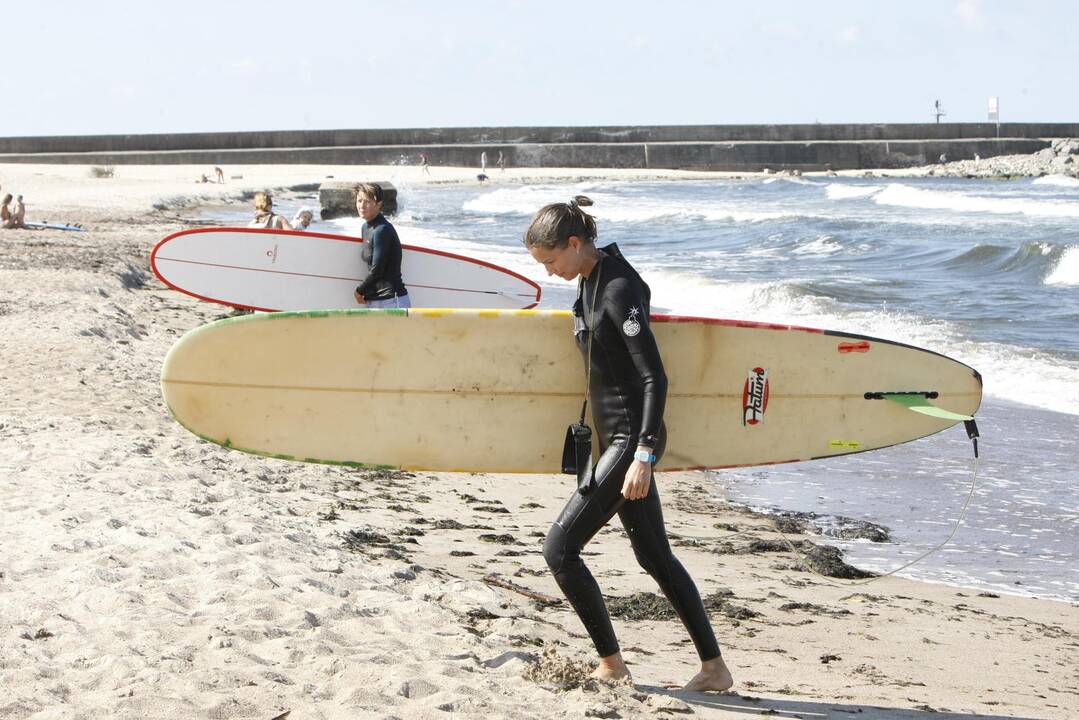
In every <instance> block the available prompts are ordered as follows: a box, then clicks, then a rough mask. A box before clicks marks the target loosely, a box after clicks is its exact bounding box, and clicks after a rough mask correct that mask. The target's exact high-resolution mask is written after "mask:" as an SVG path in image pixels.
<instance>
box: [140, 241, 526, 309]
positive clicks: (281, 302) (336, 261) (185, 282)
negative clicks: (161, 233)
mask: <svg viewBox="0 0 1079 720" xmlns="http://www.w3.org/2000/svg"><path fill="white" fill-rule="evenodd" d="M361 243H363V240H362V239H361V238H355V237H347V236H343V235H328V234H324V233H311V232H299V231H295V230H264V229H260V228H199V229H195V230H184V231H183V232H178V233H175V234H173V235H169V236H168V237H166V238H165V239H163V240H162V241H161V242H159V243H158V244H157V246H155V247H154V249H153V252H152V253H151V254H150V267H151V268H153V271H154V274H155V275H157V277H158V278H159V279H160V280H161V281H162V282H163V283H165V284H166V285H168V286H169V287H171V288H173V289H175V290H179V291H180V292H182V293H185V294H187V295H191V296H192V297H196V298H199V299H200V300H208V301H210V302H216V303H221V304H223V305H231V306H233V307H237V308H247V309H251V310H266V311H277V310H323V309H339V308H355V307H357V304H356V300H355V297H354V296H353V292H354V290H355V289H356V286H357V285H358V284H359V283H360V282H361V281H362V280H363V279H364V278H365V277H367V273H368V267H367V266H366V265H365V264H364V262H363V261H362V260H361V259H360V249H361ZM402 250H403V255H402V258H401V274H402V276H403V278H404V281H405V286H406V287H407V288H408V294H409V297H410V299H411V301H412V306H413V307H418V308H420V307H449V308H500V309H528V308H533V307H535V306H536V305H538V304H539V301H540V287H539V285H537V284H536V283H534V282H532V281H531V280H529V279H528V278H526V277H524V276H522V275H519V274H517V273H515V272H513V271H512V270H507V269H506V268H502V267H499V266H497V265H493V264H491V263H488V262H484V261H482V260H474V259H472V258H467V257H464V256H461V255H454V254H452V253H447V252H442V251H441V250H432V249H430V248H421V247H413V246H411V245H402Z"/></svg>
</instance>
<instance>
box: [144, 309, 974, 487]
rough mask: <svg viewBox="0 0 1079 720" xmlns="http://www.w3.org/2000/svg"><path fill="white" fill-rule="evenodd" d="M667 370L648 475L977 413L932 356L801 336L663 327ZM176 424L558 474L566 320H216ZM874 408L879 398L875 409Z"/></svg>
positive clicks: (233, 441) (572, 397)
mask: <svg viewBox="0 0 1079 720" xmlns="http://www.w3.org/2000/svg"><path fill="white" fill-rule="evenodd" d="M652 322H653V324H652V328H653V331H654V332H655V335H656V338H657V341H658V343H659V347H660V351H661V354H662V357H663V362H664V365H665V368H666V371H667V376H668V382H669V388H668V397H667V407H666V413H665V416H664V417H665V421H666V423H667V429H668V442H667V452H666V454H665V455H664V457H663V459H662V461H661V463H660V465H659V467H658V469H660V470H675V469H690V468H717V467H733V466H744V465H761V464H770V463H779V462H791V461H797V460H808V459H812V458H822V457H830V456H835V455H844V454H848V453H853V452H861V451H865V450H872V449H874V448H880V447H885V446H888V445H894V444H896V443H901V442H906V441H908V440H913V439H915V438H920V437H924V436H926V435H930V434H932V433H936V432H939V431H941V430H944V429H945V428H947V427H950V426H951V425H954V424H955V423H956V420H955V419H942V418H939V417H932V416H927V415H924V414H921V413H920V412H911V411H910V409H908V408H906V407H903V406H902V405H900V404H898V403H895V402H889V401H887V400H886V399H876V398H883V397H886V395H879V394H887V393H919V394H920V393H924V394H926V396H928V397H931V398H932V400H928V401H927V403H928V404H930V405H933V406H936V407H939V408H943V409H944V410H947V411H951V412H955V413H961V414H964V415H972V414H973V413H974V411H975V410H977V408H978V406H979V404H980V401H981V391H982V387H981V377H980V376H979V375H978V373H977V372H976V371H975V370H973V369H971V368H970V367H968V366H966V365H963V364H962V363H959V362H957V361H955V360H951V359H949V358H947V357H944V356H942V355H938V354H936V353H933V352H929V351H925V350H920V349H917V348H913V347H909V346H906V345H901V344H897V343H894V342H889V341H885V340H877V339H873V338H866V337H862V336H855V335H845V334H842V333H835V332H825V331H820V330H813V329H807V328H796V327H789V326H779V325H765V324H755V323H746V322H733V321H723V320H711V319H699V318H679V317H667V316H660V315H656V316H653V319H652ZM161 385H162V391H163V393H164V397H165V401H166V403H167V404H168V407H169V409H170V410H171V412H172V414H173V415H174V416H175V418H176V419H177V420H178V421H179V422H180V423H181V424H182V425H184V426H185V427H186V428H187V429H189V430H190V431H191V432H193V433H195V434H196V435H199V436H200V437H202V438H204V439H206V440H209V441H211V442H215V443H218V444H220V445H224V446H226V447H230V448H234V449H236V450H243V451H246V452H251V453H256V454H261V455H268V456H273V457H278V458H283V459H290V460H304V461H308V462H323V463H340V464H346V465H355V466H371V467H393V468H402V469H406V470H459V471H475V472H557V471H558V470H559V467H560V461H561V455H562V442H563V435H564V431H565V427H566V425H567V424H569V423H570V422H573V421H574V420H575V419H576V416H577V413H578V412H579V410H580V406H581V399H582V393H583V391H584V370H583V361H582V358H581V355H580V353H579V352H578V350H577V348H576V346H575V344H574V342H573V321H572V317H571V315H570V314H569V313H568V312H565V311H545V310H518V311H504V310H503V311H499V310H431V309H428V310H410V311H405V310H350V311H323V312H297V313H277V314H270V315H255V316H247V317H239V318H231V319H227V320H221V321H218V322H215V323H211V324H209V325H205V326H203V327H201V328H198V329H196V330H193V331H191V332H189V333H188V334H187V335H185V336H184V337H183V338H181V339H180V340H179V341H178V342H177V343H176V344H175V345H174V346H173V348H172V349H171V350H170V352H169V354H168V356H167V357H166V359H165V363H164V366H163V368H162V373H161ZM867 398H874V399H867Z"/></svg>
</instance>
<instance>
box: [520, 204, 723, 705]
mask: <svg viewBox="0 0 1079 720" xmlns="http://www.w3.org/2000/svg"><path fill="white" fill-rule="evenodd" d="M591 204H592V201H591V200H589V199H588V198H586V197H584V196H578V197H576V198H574V199H573V200H571V201H570V202H569V203H555V204H553V205H547V206H546V207H544V208H542V209H541V210H540V211H539V212H538V213H536V216H535V217H534V218H533V219H532V224H531V225H530V226H529V228H528V231H527V232H526V234H525V240H524V242H525V247H527V248H528V251H529V252H530V253H531V254H532V257H533V258H535V260H536V261H537V262H539V263H541V264H542V265H543V266H544V267H545V268H546V269H547V273H548V274H549V275H558V276H559V277H561V278H563V279H565V280H574V279H577V278H580V281H579V286H578V300H577V303H576V304H575V305H574V309H573V310H574V316H575V318H574V319H575V334H576V338H577V345H578V347H580V349H581V352H582V354H583V355H584V357H585V367H586V372H587V374H588V378H589V382H588V393H589V402H590V403H591V405H592V417H593V421H594V422H595V426H596V434H597V437H598V440H599V449H600V453H601V454H600V458H599V461H598V462H597V463H596V465H595V468H594V479H593V480H592V482H591V483H589V484H587V485H586V486H585V487H583V488H581V489H579V490H578V491H576V492H574V493H573V495H572V496H571V497H570V499H569V502H568V503H566V507H565V508H564V509H563V510H562V513H561V514H560V515H559V517H558V520H557V521H556V522H555V524H554V525H553V526H552V528H551V531H550V533H549V534H548V535H547V540H546V542H545V543H544V547H543V554H544V557H545V558H546V560H547V564H548V566H549V567H550V568H551V572H553V573H554V576H555V579H556V580H557V581H558V585H559V587H560V588H562V592H563V593H565V595H566V597H567V599H569V601H570V604H572V605H573V608H574V610H576V611H577V614H578V616H580V618H581V621H582V622H583V623H584V626H585V628H586V629H587V630H588V634H589V635H590V636H591V638H592V642H593V643H594V644H595V646H596V651H597V652H598V653H599V655H600V665H599V667H598V668H597V669H596V671H595V673H593V675H594V676H595V677H597V678H600V679H620V678H624V677H629V670H628V669H627V668H626V665H625V663H624V662H623V660H622V654H621V652H620V651H619V647H618V641H617V639H616V638H615V634H614V628H613V627H612V626H611V620H610V616H609V615H608V613H607V607H606V605H605V604H604V602H603V595H602V593H601V592H600V589H599V586H598V585H597V584H596V581H595V578H593V577H592V574H591V573H590V572H589V570H588V568H587V567H586V566H585V564H584V562H583V561H582V560H581V550H582V549H583V548H584V546H585V544H586V543H587V542H588V541H589V540H591V539H592V537H593V536H594V535H595V534H596V533H597V532H598V531H599V529H600V528H602V527H603V526H604V525H605V524H606V523H607V522H608V521H609V520H610V519H611V518H612V517H613V516H614V515H615V514H617V515H618V516H619V518H620V519H621V521H622V524H623V526H624V527H625V529H626V532H627V533H628V534H629V537H630V541H631V542H632V543H633V552H634V554H635V555H636V556H637V561H638V562H639V563H640V564H641V567H643V568H644V569H645V570H646V571H647V572H648V574H649V575H651V576H652V577H653V578H654V579H655V580H656V582H657V583H659V586H660V588H661V589H662V590H663V594H664V595H666V596H667V599H668V600H670V602H671V604H672V605H673V606H674V609H675V611H676V612H677V613H678V616H679V617H680V618H681V619H682V622H683V624H685V626H686V629H687V630H689V634H690V636H691V637H692V639H693V643H694V645H695V646H696V648H697V654H698V655H699V656H700V659H701V671H700V672H699V673H698V674H697V675H696V676H695V677H694V678H693V679H692V680H690V682H689V683H687V684H686V686H685V687H686V689H688V690H726V689H728V688H730V686H731V685H732V684H733V679H732V678H731V674H730V671H729V670H728V669H727V666H726V664H725V663H724V662H723V658H722V657H721V656H720V651H719V645H718V644H717V643H716V637H715V634H714V633H713V632H712V626H711V624H710V623H709V621H708V613H707V612H706V611H705V609H704V604H703V603H702V602H701V597H700V594H699V593H698V592H697V588H696V586H695V585H694V583H693V580H692V578H690V577H689V574H688V573H687V572H686V570H685V568H684V567H682V564H681V563H679V562H678V560H677V559H676V558H675V557H674V555H673V554H672V553H671V548H670V544H669V543H668V541H667V533H666V530H665V529H664V525H663V511H662V508H661V505H660V500H659V491H658V489H657V488H656V487H655V484H654V483H652V468H653V466H654V464H655V462H656V461H657V458H658V457H660V456H662V454H663V449H664V446H665V444H666V429H665V427H664V425H663V409H664V404H665V402H666V398H667V376H666V374H665V373H664V371H663V361H662V360H661V358H660V355H659V348H658V347H657V346H656V341H655V337H654V336H653V335H652V330H651V327H650V325H649V316H648V313H649V309H650V308H649V304H650V300H651V292H650V291H649V289H648V285H646V284H645V283H644V281H643V280H641V277H640V275H638V274H637V271H636V270H634V269H633V267H632V266H630V264H629V263H628V262H627V261H626V259H625V258H624V257H622V253H621V252H619V250H618V248H617V246H615V245H608V246H607V247H604V248H597V247H596V246H595V244H594V241H595V238H596V223H595V220H594V219H593V218H592V216H590V215H588V214H587V213H585V212H584V211H583V210H581V206H582V205H583V206H588V205H591Z"/></svg>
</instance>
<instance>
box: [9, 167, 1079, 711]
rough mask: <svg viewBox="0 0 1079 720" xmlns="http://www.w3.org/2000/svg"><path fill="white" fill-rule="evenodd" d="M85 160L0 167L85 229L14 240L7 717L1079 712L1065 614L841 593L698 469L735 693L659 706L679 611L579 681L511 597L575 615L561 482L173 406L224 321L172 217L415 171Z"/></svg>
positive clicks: (693, 566) (892, 590)
mask: <svg viewBox="0 0 1079 720" xmlns="http://www.w3.org/2000/svg"><path fill="white" fill-rule="evenodd" d="M87 170H88V169H87V168H86V167H78V166H32V165H6V166H0V185H2V186H3V192H9V191H10V192H16V193H21V194H24V195H25V196H26V202H27V205H28V207H29V212H28V215H29V217H30V219H46V218H47V219H49V220H52V221H65V222H80V223H82V224H83V225H85V226H86V227H87V228H88V229H89V231H88V232H85V233H68V232H56V231H38V232H32V231H21V230H20V231H13V230H3V231H0V287H3V292H2V294H0V548H2V553H0V618H2V620H0V688H2V690H3V693H2V695H0V718H3V719H7V718H30V717H33V718H60V717H63V718H91V717H93V718H96V717H103V718H180V717H185V718H186V717H192V718H259V719H262V720H270V719H271V718H281V717H286V716H287V717H290V718H293V719H298V718H427V717H431V718H445V717H485V718H578V717H604V718H638V717H641V718H643V717H657V716H658V717H680V716H696V717H702V718H721V717H722V718H726V717H730V718H745V717H752V716H756V715H770V716H778V717H806V718H825V717H826V718H833V717H835V718H850V717H854V716H857V717H861V718H915V717H923V716H925V715H926V714H927V713H929V712H931V711H932V712H933V713H934V714H933V717H938V718H940V717H964V718H971V717H973V718H996V717H1029V718H1067V717H1075V716H1076V715H1077V714H1079V677H1077V668H1079V613H1077V612H1076V608H1075V606H1073V605H1069V604H1065V603H1059V602H1049V601H1041V600H1033V599H1027V598H1018V597H1006V596H1005V597H997V596H993V595H987V594H979V593H978V592H977V591H970V590H962V589H957V588H952V587H947V586H942V585H930V584H923V583H917V582H912V581H908V580H902V579H895V578H887V579H884V580H881V581H880V582H877V583H873V584H870V585H867V586H852V585H850V584H847V583H844V582H842V581H834V582H826V581H824V580H822V579H821V578H819V577H816V576H813V575H810V574H808V573H806V572H804V571H801V570H799V569H798V566H797V564H796V563H795V561H794V559H793V556H792V555H790V554H789V553H787V552H783V551H774V550H771V549H770V548H772V547H774V546H775V543H770V542H761V541H770V540H774V539H775V537H776V536H775V535H774V533H773V531H772V529H771V527H770V524H769V522H768V521H767V520H765V519H763V518H760V517H756V516H754V515H752V514H749V513H745V512H740V511H737V510H734V509H722V508H720V509H717V505H716V501H715V500H714V499H713V498H712V497H711V496H710V494H709V488H708V481H707V478H706V477H705V476H704V475H700V474H674V475H661V476H660V477H659V479H658V482H659V483H661V484H662V487H663V492H664V498H665V505H666V508H665V512H666V517H667V522H668V528H669V530H670V532H671V534H672V536H677V539H676V540H675V545H676V552H677V554H678V555H679V556H680V558H681V559H682V561H683V562H684V563H685V564H686V565H687V567H688V568H689V570H690V572H691V574H692V575H693V576H694V577H695V578H696V579H697V581H698V583H699V586H700V589H701V592H702V594H703V595H705V596H706V597H708V598H709V601H710V604H711V606H712V607H713V608H714V610H713V613H712V618H713V623H714V625H715V628H716V632H717V635H718V636H719V639H720V643H721V645H722V647H723V651H724V655H725V657H726V659H727V662H728V664H729V665H730V666H731V669H732V670H733V672H734V676H735V686H734V688H733V691H732V692H731V693H727V694H693V693H684V692H680V691H679V690H677V689H672V688H671V686H677V685H678V684H680V683H683V682H685V681H686V680H688V679H689V678H690V677H691V676H692V675H693V673H694V672H695V670H696V658H695V654H694V652H693V649H692V645H691V644H690V643H689V640H688V638H687V637H686V634H685V632H684V630H683V629H682V627H681V625H680V624H679V623H678V622H677V621H676V620H670V619H656V616H657V615H658V616H662V615H663V611H664V610H666V607H665V606H664V605H663V603H656V605H655V607H654V608H652V610H651V611H650V612H645V613H643V614H644V615H645V617H646V618H651V619H621V618H619V619H616V621H615V622H616V628H617V630H618V632H619V636H620V640H621V642H622V645H623V648H624V651H625V655H626V658H627V660H628V661H629V663H630V667H631V669H632V671H633V673H634V677H635V680H636V683H637V685H636V687H635V688H634V687H629V686H621V687H607V686H595V685H592V684H588V683H584V684H583V685H582V684H581V676H582V671H583V670H584V669H586V668H587V663H588V662H590V661H591V660H592V654H593V653H592V649H591V646H590V643H589V641H588V639H587V637H586V636H585V634H584V632H583V628H582V627H581V625H580V623H579V621H578V620H577V618H576V616H575V615H574V614H573V613H572V611H570V610H568V609H567V608H566V607H565V603H561V602H560V603H554V604H550V603H544V602H537V601H535V600H533V599H530V598H529V597H526V596H525V595H523V594H521V593H520V592H518V591H517V590H515V589H511V588H509V586H508V583H513V584H514V585H515V586H517V588H518V589H523V590H525V591H530V592H532V593H536V594H540V595H548V596H553V597H555V598H557V597H558V595H559V592H558V589H557V587H556V586H555V584H554V581H553V580H552V579H551V577H550V576H549V574H548V573H547V572H546V569H545V567H544V562H543V558H542V555H541V553H540V547H541V543H542V536H543V534H544V533H545V532H546V530H547V528H548V526H549V524H550V522H551V521H552V519H553V518H554V517H555V515H556V514H557V512H558V510H559V509H560V508H561V505H562V503H563V502H564V500H565V498H566V497H567V495H568V493H569V492H570V491H571V483H570V481H569V479H568V478H567V477H565V476H549V475H543V476H538V475H529V476H495V475H468V474H433V473H420V474H408V473H377V472H363V471H354V470H348V469H342V468H335V467H325V466H316V465H304V464H298V463H296V464H293V463H287V462H282V461H275V460H268V459H263V458H258V457H253V456H248V455H243V454H241V453H237V452H232V451H229V450H225V449H222V448H220V447H217V446H214V445H210V444H208V443H206V442H203V441H201V440H198V439H197V438H195V437H194V436H192V435H190V434H188V433H187V432H186V431H184V430H183V429H182V428H181V427H180V426H179V425H177V424H176V423H175V422H173V421H172V419H171V418H170V417H169V415H168V413H167V411H166V410H165V408H164V407H163V405H162V403H161V398H160V393H159V390H158V374H159V368H160V364H161V361H162V359H163V357H164V355H165V352H166V351H167V349H168V348H169V346H170V345H171V343H173V342H174V341H175V340H176V339H177V338H178V337H179V336H180V335H181V334H182V333H184V332H185V331H187V330H189V329H191V328H193V327H195V326H197V325H199V324H201V323H204V322H207V321H210V320H213V319H215V318H217V317H221V316H223V315H224V314H225V313H226V312H227V309H226V308H222V307H220V306H216V305H212V304H206V303H200V302H198V301H195V300H193V299H191V298H188V297H186V296H183V295H180V294H178V293H175V292H172V291H169V290H167V289H165V288H164V287H163V286H162V285H161V284H160V283H159V282H157V280H156V279H155V278H153V277H152V275H151V274H150V271H149V268H148V254H149V251H150V249H151V247H152V246H153V244H154V243H155V242H156V241H157V240H158V239H160V238H161V237H163V236H164V235H166V234H168V233H171V232H174V231H177V230H180V229H183V228H184V227H186V226H187V223H188V222H189V221H187V220H185V219H184V217H183V212H184V210H183V209H182V208H179V209H178V206H179V205H181V204H184V203H188V204H189V203H191V202H195V201H197V200H192V199H191V198H192V197H194V196H198V197H200V198H202V199H204V200H205V201H207V202H211V201H213V202H216V201H218V200H221V199H227V198H230V197H237V196H238V195H239V193H241V192H242V191H244V190H248V191H250V190H253V189H262V188H264V187H271V188H277V187H289V186H291V185H297V184H304V183H314V182H318V181H319V180H321V179H322V178H323V177H325V176H326V175H335V176H336V177H337V178H338V179H357V180H359V179H385V178H387V177H389V178H390V179H395V180H397V181H398V182H401V181H408V182H423V181H426V179H425V178H423V177H422V176H421V175H420V173H419V169H418V168H403V169H402V168H392V169H387V168H322V167H319V168H315V167H307V166H295V167H291V166H284V167H268V166H267V167H244V168H226V169H225V170H226V175H227V176H231V175H235V174H242V175H243V176H244V179H243V180H242V181H240V180H230V181H229V182H228V183H227V184H226V185H224V186H217V185H196V184H194V183H193V182H192V181H193V180H194V179H195V178H197V177H199V175H200V174H201V173H203V172H208V171H209V168H203V167H182V166H171V167H160V166H159V167H128V166H121V167H119V168H118V169H117V176H116V177H114V178H111V179H91V178H90V177H89V174H88V172H87ZM474 173H475V171H474V170H468V169H457V170H451V169H445V168H434V176H433V181H435V182H441V181H455V182H462V181H474ZM490 174H491V175H492V177H493V180H494V181H495V182H508V181H515V182H525V181H529V180H532V179H541V178H545V179H548V180H557V179H571V178H577V177H584V176H588V177H601V176H607V177H610V176H618V177H627V178H628V177H645V176H648V177H657V176H662V177H687V176H690V174H688V173H674V172H672V173H649V174H647V175H645V174H642V173H637V172H625V173H618V172H610V173H608V172H596V173H582V172H580V171H573V170H571V171H562V172H559V171H550V172H548V171H543V172H542V173H541V172H537V171H528V172H526V171H514V170H511V171H507V173H506V177H505V178H502V177H499V176H498V172H497V171H495V172H494V173H490ZM696 175H699V174H696ZM155 205H156V206H158V209H155ZM551 431H552V432H558V431H559V429H558V428H552V429H551ZM587 552H588V555H587V556H586V559H587V561H588V562H589V564H590V566H591V567H592V568H593V570H594V571H595V573H596V575H597V577H598V579H599V581H600V583H601V585H602V586H603V588H604V591H605V593H606V594H607V595H608V596H609V597H610V598H615V597H619V598H626V597H629V596H633V595H634V594H636V593H648V594H649V595H652V594H654V593H655V592H656V588H655V586H654V585H653V584H652V582H651V580H650V579H649V578H648V577H647V576H646V575H645V574H644V573H643V572H642V571H641V570H640V569H639V568H638V567H637V566H636V564H635V562H634V560H633V556H632V553H631V552H630V550H629V544H628V541H627V539H626V538H625V536H624V533H623V531H622V530H621V528H620V527H618V526H617V523H616V524H614V525H613V526H611V527H609V528H607V529H605V530H604V531H602V532H601V533H600V534H599V535H598V536H597V539H596V541H595V542H594V543H593V544H592V545H590V546H589V547H588V548H587ZM642 599H643V600H648V599H649V598H648V597H647V596H637V597H636V598H635V601H634V602H629V603H623V604H624V605H625V606H626V608H627V609H626V610H625V611H624V612H623V614H633V613H634V612H636V611H638V610H648V609H649V607H651V604H650V603H648V602H642ZM651 599H654V598H651ZM526 675H527V676H528V677H525V676H526Z"/></svg>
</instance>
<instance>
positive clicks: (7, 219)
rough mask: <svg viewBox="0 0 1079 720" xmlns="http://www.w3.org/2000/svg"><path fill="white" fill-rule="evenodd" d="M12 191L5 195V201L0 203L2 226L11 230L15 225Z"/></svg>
mask: <svg viewBox="0 0 1079 720" xmlns="http://www.w3.org/2000/svg"><path fill="white" fill-rule="evenodd" d="M11 199H12V198H11V193H8V194H7V195H5V196H4V203H3V205H0V228H3V229H5V230H10V229H12V228H14V227H15V223H14V220H13V219H12V214H11Z"/></svg>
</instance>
